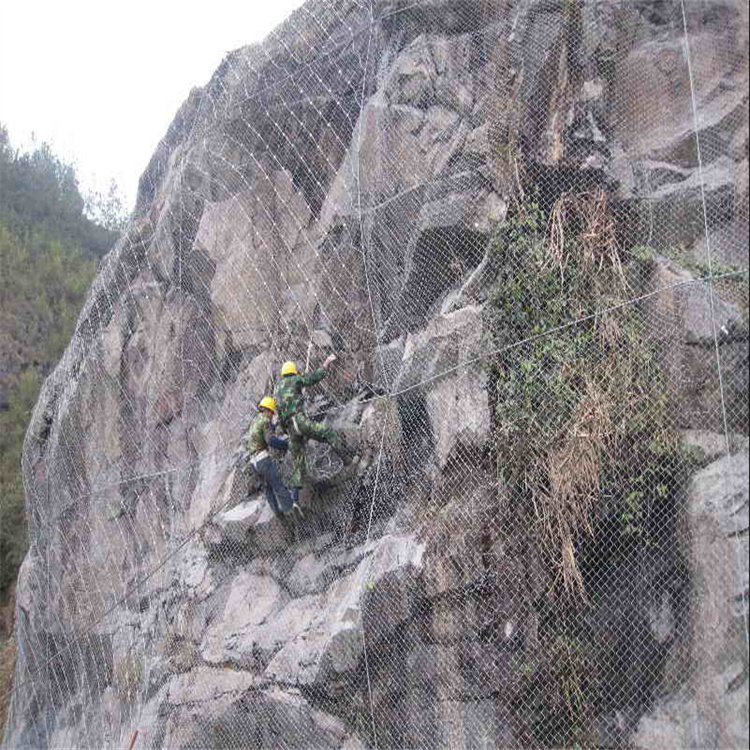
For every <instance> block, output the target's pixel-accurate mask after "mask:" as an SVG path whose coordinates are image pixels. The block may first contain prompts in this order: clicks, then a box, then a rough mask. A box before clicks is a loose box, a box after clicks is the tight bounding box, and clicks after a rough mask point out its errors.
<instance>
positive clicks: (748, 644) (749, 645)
mask: <svg viewBox="0 0 750 750" xmlns="http://www.w3.org/2000/svg"><path fill="white" fill-rule="evenodd" d="M680 6H681V9H682V25H683V29H684V37H683V38H684V41H685V57H686V61H687V69H688V79H689V81H690V103H691V107H692V113H693V130H694V133H695V149H696V158H697V161H698V174H699V177H700V186H701V206H702V208H703V229H704V232H705V239H706V256H707V261H708V263H707V265H708V299H709V308H710V311H711V328H712V332H713V339H714V352H715V355H716V370H717V374H718V380H719V395H720V397H721V414H722V420H723V423H724V440H725V443H726V453H727V457H730V456H731V455H732V447H731V440H730V437H729V422H728V419H727V407H726V400H725V397H724V379H723V375H722V371H721V354H720V352H719V335H718V331H717V328H716V307H715V299H714V285H713V279H714V277H713V253H712V250H711V238H710V236H709V231H708V207H707V205H706V186H705V179H704V174H703V158H702V156H701V144H700V133H699V130H698V107H697V104H696V97H695V83H694V79H693V66H692V58H691V52H690V39H689V32H688V22H687V11H686V10H685V0H680ZM725 479H726V477H725ZM733 547H734V553H735V559H736V561H737V569H738V570H739V571H740V579H741V578H742V571H743V570H745V569H746V565H744V564H743V560H742V556H741V553H740V545H739V544H734V545H733ZM744 562H745V563H746V562H747V561H744ZM742 599H743V602H742V606H743V609H744V612H743V613H742V624H743V627H744V631H745V649H746V656H745V658H746V663H747V652H748V651H750V630H749V625H748V611H747V608H748V599H747V595H746V594H745V593H744V592H743V595H742ZM695 739H698V737H697V734H696V737H695Z"/></svg>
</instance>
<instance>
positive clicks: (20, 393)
mask: <svg viewBox="0 0 750 750" xmlns="http://www.w3.org/2000/svg"><path fill="white" fill-rule="evenodd" d="M38 393H39V379H38V376H37V375H36V373H35V371H34V370H32V369H29V370H26V371H25V372H23V373H21V375H19V376H18V377H17V378H16V382H15V388H14V389H13V391H12V392H11V398H10V408H9V409H8V410H7V411H4V412H0V594H4V592H5V591H6V590H7V588H8V586H9V585H10V584H11V583H12V582H13V580H14V579H15V577H16V573H17V571H18V568H19V566H20V565H21V562H22V561H23V557H24V555H25V554H26V549H27V548H28V538H27V530H26V513H25V509H24V493H23V479H22V475H21V451H22V448H23V438H24V434H25V432H26V426H27V425H28V422H29V417H30V415H31V411H32V409H33V408H34V403H35V402H36V398H37V395H38Z"/></svg>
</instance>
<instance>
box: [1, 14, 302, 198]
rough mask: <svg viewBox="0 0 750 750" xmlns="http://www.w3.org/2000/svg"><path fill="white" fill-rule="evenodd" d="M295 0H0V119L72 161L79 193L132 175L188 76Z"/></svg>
mask: <svg viewBox="0 0 750 750" xmlns="http://www.w3.org/2000/svg"><path fill="white" fill-rule="evenodd" d="M302 2H303V0H0V122H2V123H3V124H4V125H5V126H6V127H7V128H8V132H9V135H10V139H11V142H12V143H13V145H14V146H17V147H21V148H25V147H28V145H29V144H30V138H31V133H32V132H34V133H35V135H36V139H37V141H47V142H48V143H50V144H51V145H52V147H53V149H54V151H55V152H56V153H57V154H58V155H60V156H61V157H63V158H65V159H66V160H67V161H73V162H75V164H76V168H77V172H78V178H79V181H80V183H81V187H82V190H83V191H86V190H88V189H91V188H98V189H100V190H102V192H105V191H106V189H107V187H108V185H109V181H110V179H112V178H114V179H115V180H117V183H118V185H119V187H120V192H121V194H122V195H123V196H124V198H125V199H126V202H127V208H128V210H130V209H132V207H133V204H134V202H135V193H136V189H137V186H138V178H139V177H140V174H141V172H142V171H143V170H144V169H145V168H146V165H147V164H148V160H149V159H150V157H151V154H152V153H153V152H154V149H155V148H156V146H157V144H158V143H159V140H160V139H161V137H162V136H163V135H164V134H165V133H166V131H167V127H168V126H169V123H170V122H171V121H172V118H173V116H174V114H175V113H176V111H177V109H178V108H179V106H180V105H181V104H182V102H183V101H184V100H185V99H186V98H187V95H188V93H189V92H190V89H191V88H192V87H193V86H203V85H204V84H206V83H208V80H209V78H210V77H211V75H212V73H213V72H214V70H216V68H217V67H218V65H219V63H220V62H221V60H222V58H223V57H224V55H225V53H226V52H228V51H230V50H233V49H237V48H238V47H242V46H243V45H246V44H250V43H252V42H257V41H260V40H261V39H263V38H264V37H265V36H266V35H267V34H268V32H269V31H271V30H272V29H273V28H274V27H275V26H276V25H278V24H279V23H281V21H283V20H284V18H286V17H287V16H288V15H289V14H290V13H291V12H292V10H294V9H295V8H297V7H299V6H300V5H302Z"/></svg>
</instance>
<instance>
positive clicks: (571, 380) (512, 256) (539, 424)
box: [485, 190, 679, 599]
mask: <svg viewBox="0 0 750 750" xmlns="http://www.w3.org/2000/svg"><path fill="white" fill-rule="evenodd" d="M493 253H494V256H493V263H494V270H495V273H496V277H495V278H496V280H495V283H494V285H493V287H492V289H491V292H490V297H489V304H488V305H487V308H486V311H485V323H486V330H487V331H488V334H487V335H488V337H489V341H488V346H489V347H491V348H492V349H493V350H500V351H501V353H500V354H498V355H496V356H495V357H494V358H493V360H492V361H491V362H490V363H489V372H490V383H491V391H492V398H493V406H494V447H495V455H496V462H497V465H496V473H497V479H498V486H499V487H500V488H503V492H505V493H506V494H507V498H508V500H509V502H510V503H511V504H512V505H513V506H514V507H516V508H519V507H520V508H521V512H522V513H523V514H525V519H526V521H531V523H532V524H533V526H534V527H535V529H536V531H537V535H536V536H537V538H538V539H539V540H540V543H541V547H542V549H543V550H544V552H545V554H546V557H547V559H548V561H549V562H550V564H551V566H552V568H553V570H554V576H553V578H555V579H556V580H559V581H560V582H561V583H562V586H563V589H564V591H565V592H566V593H568V594H577V595H579V596H581V597H582V598H583V599H585V598H586V591H585V585H584V581H583V576H582V574H581V571H580V567H579V564H578V561H577V557H576V547H577V545H578V543H579V542H580V540H581V539H582V538H583V537H585V536H586V535H590V534H591V533H592V531H593V527H594V523H595V522H596V520H597V519H598V518H599V517H601V515H602V514H603V513H614V514H615V515H619V519H620V522H621V530H622V533H623V534H626V535H628V534H629V535H635V536H640V537H642V538H643V540H644V542H649V529H648V527H647V521H646V518H645V515H644V514H645V507H646V506H647V505H649V504H654V503H659V502H662V501H664V498H665V496H666V493H667V490H664V489H663V488H664V487H665V486H666V484H667V483H666V480H663V479H661V478H660V476H661V473H663V472H662V471H661V469H658V468H657V467H663V466H664V465H665V464H669V463H670V461H671V462H674V461H676V458H677V454H678V452H679V450H678V442H677V436H676V433H675V431H674V430H672V429H671V426H670V421H669V418H668V415H667V410H666V407H667V397H666V387H665V383H664V379H663V376H662V373H661V370H660V367H659V364H658V361H657V358H656V356H655V351H654V345H653V344H652V343H651V342H650V341H649V340H648V337H647V336H646V331H645V327H644V323H643V320H642V319H641V317H640V314H639V310H638V309H637V308H636V307H631V306H627V305H626V306H622V307H619V308H618V309H616V310H611V311H610V312H601V311H603V310H607V309H608V308H613V307H615V306H617V305H619V304H621V303H622V302H624V301H626V300H627V299H629V298H631V297H632V296H634V290H635V289H636V285H637V283H638V281H639V279H642V278H643V276H644V273H643V271H644V269H643V268H642V267H640V266H639V264H645V263H646V262H647V261H645V260H640V259H639V258H638V257H636V256H635V255H632V254H630V253H624V252H622V251H621V248H620V247H619V245H618V243H617V240H616V235H615V228H614V222H613V220H612V218H611V212H610V211H609V207H608V198H607V195H606V193H604V191H601V190H597V191H593V192H586V193H579V194H573V193H564V194H563V195H562V196H561V197H560V198H559V199H558V201H557V203H556V204H555V207H554V209H553V210H552V211H551V213H550V215H549V216H546V215H545V214H544V213H543V212H542V211H541V210H540V208H539V205H538V204H537V203H536V202H533V201H531V202H527V203H526V204H525V205H524V206H523V208H522V209H520V210H518V211H516V212H515V213H514V215H513V216H512V217H511V218H510V219H508V220H507V221H506V222H505V223H504V224H502V225H500V227H499V228H498V230H497V232H496V234H495V237H494V240H493ZM576 321H579V322H576ZM545 334H548V335H545ZM517 342H526V343H523V344H522V345H516V344H517ZM508 347H510V348H508ZM649 467H651V469H649ZM650 471H651V473H649V472H650ZM652 474H653V476H652ZM650 541H653V540H650Z"/></svg>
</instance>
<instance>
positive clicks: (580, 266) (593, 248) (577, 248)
mask: <svg viewBox="0 0 750 750" xmlns="http://www.w3.org/2000/svg"><path fill="white" fill-rule="evenodd" d="M571 227H573V228H574V229H573V231H571ZM544 248H545V253H544V256H543V258H542V263H541V267H542V269H545V270H546V269H550V268H555V269H557V270H558V271H559V273H560V276H561V278H564V277H565V272H566V270H567V269H568V267H569V266H570V265H572V264H573V263H575V266H576V271H575V272H576V273H577V274H580V273H583V274H591V273H599V272H601V271H602V270H603V269H604V267H605V265H608V266H609V267H610V268H611V269H612V270H613V271H614V272H615V274H616V276H617V278H618V280H619V281H620V282H621V283H622V285H623V287H627V283H626V280H625V274H624V273H623V267H622V250H621V248H620V246H619V243H618V241H617V232H616V228H615V220H614V218H613V216H612V213H611V211H610V209H609V197H608V196H607V193H606V192H605V191H604V190H602V189H601V188H598V189H596V190H588V191H585V192H582V193H577V192H572V191H566V192H564V193H563V194H562V195H561V196H560V197H559V198H558V199H557V201H556V202H555V206H554V208H553V209H552V212H551V213H550V216H549V219H548V221H547V228H546V242H545V243H544Z"/></svg>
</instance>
